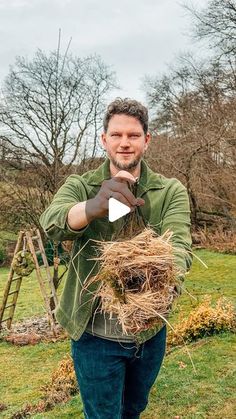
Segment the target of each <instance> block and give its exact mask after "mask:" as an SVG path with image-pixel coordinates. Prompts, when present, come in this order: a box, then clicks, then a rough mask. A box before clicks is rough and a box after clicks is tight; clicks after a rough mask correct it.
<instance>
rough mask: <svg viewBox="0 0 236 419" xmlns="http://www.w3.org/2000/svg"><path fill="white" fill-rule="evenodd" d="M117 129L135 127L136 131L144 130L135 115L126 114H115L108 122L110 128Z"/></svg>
mask: <svg viewBox="0 0 236 419" xmlns="http://www.w3.org/2000/svg"><path fill="white" fill-rule="evenodd" d="M116 129H121V130H122V129H131V130H133V129H135V130H136V131H143V127H142V124H141V122H140V121H139V120H138V119H137V118H135V117H134V116H130V115H125V114H116V115H113V116H112V117H111V119H110V121H109V123H108V130H109V131H111V130H112V131H113V130H116Z"/></svg>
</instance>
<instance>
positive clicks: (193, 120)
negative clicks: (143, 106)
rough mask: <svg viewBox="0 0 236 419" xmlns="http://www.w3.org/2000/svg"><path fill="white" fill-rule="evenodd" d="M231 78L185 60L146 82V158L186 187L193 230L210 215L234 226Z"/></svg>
mask: <svg viewBox="0 0 236 419" xmlns="http://www.w3.org/2000/svg"><path fill="white" fill-rule="evenodd" d="M230 77H231V75H230V74H229V73H228V72H227V75H226V74H225V70H224V68H222V67H221V66H220V65H219V62H213V63H211V65H208V66H203V65H202V64H201V65H199V64H198V65H197V64H196V63H194V62H193V61H192V60H190V59H189V58H188V59H187V60H186V59H185V61H184V65H183V64H182V66H178V67H177V68H176V69H173V70H172V72H171V74H169V75H168V76H164V77H163V78H161V79H158V78H152V79H150V78H149V79H146V91H147V95H148V98H149V103H150V107H151V108H152V109H153V113H154V112H155V114H156V117H154V119H153V122H152V131H153V136H154V142H153V146H151V147H150V151H149V154H148V158H151V164H152V166H154V165H155V166H156V169H157V170H160V171H161V172H162V173H164V174H166V175H167V176H168V177H169V176H171V175H172V176H176V177H179V178H180V179H181V180H182V181H183V182H184V183H185V185H186V187H187V189H188V193H189V196H190V202H191V208H192V221H193V223H194V224H195V225H197V224H199V222H201V221H202V220H204V219H206V217H208V218H209V216H210V218H211V220H212V219H214V217H215V218H216V219H218V218H217V217H223V218H227V220H228V221H230V222H231V221H232V222H233V216H232V214H233V211H234V209H235V204H236V195H235V188H234V186H233V185H234V184H235V181H236V175H235V167H236V160H235V151H234V150H235V148H234V144H235V118H234V116H233V115H235V113H236V101H235V89H232V87H229V86H232V84H230V83H229V78H230ZM232 77H234V76H232ZM155 137H156V138H155ZM155 158H156V162H155Z"/></svg>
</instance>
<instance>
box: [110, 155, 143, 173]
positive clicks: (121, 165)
mask: <svg viewBox="0 0 236 419" xmlns="http://www.w3.org/2000/svg"><path fill="white" fill-rule="evenodd" d="M141 158H142V156H139V157H137V158H136V159H135V160H133V161H131V162H129V163H121V162H119V161H118V160H116V159H114V158H113V157H111V156H109V159H110V160H111V162H112V163H113V165H114V166H115V167H116V168H117V169H120V170H131V169H135V168H136V167H137V166H138V164H139V162H140V160H141Z"/></svg>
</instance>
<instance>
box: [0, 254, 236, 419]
mask: <svg viewBox="0 0 236 419" xmlns="http://www.w3.org/2000/svg"><path fill="white" fill-rule="evenodd" d="M196 255H197V256H198V257H200V258H201V259H202V260H203V261H204V262H205V263H206V264H207V265H208V269H206V268H205V267H204V266H202V265H201V264H200V263H199V262H198V260H197V259H195V260H194V264H193V268H192V270H191V273H190V274H189V275H187V276H186V281H185V286H186V288H187V290H188V292H189V293H190V294H191V295H192V296H193V297H194V298H195V299H194V298H193V297H190V296H189V295H187V294H183V295H182V296H181V298H180V299H179V304H178V306H177V308H176V309H175V312H174V313H173V315H172V318H171V323H172V324H174V323H175V322H177V321H178V316H179V314H181V313H182V315H185V316H186V315H187V314H188V313H189V312H190V311H191V310H192V309H193V308H194V307H195V306H196V305H198V304H199V302H200V301H201V300H202V298H203V296H204V295H205V294H210V295H212V298H213V300H216V299H217V298H219V297H220V296H221V295H224V296H227V297H229V298H230V299H231V300H233V301H235V296H236V284H235V272H236V257H235V256H233V255H223V254H217V253H214V252H209V251H204V250H201V251H197V252H196ZM7 272H8V270H7V269H6V268H1V269H0V302H1V298H2V294H3V289H4V284H5V282H6V278H7ZM43 312H44V307H43V303H42V298H41V295H40V291H39V287H38V284H37V279H36V277H35V275H31V276H30V277H28V278H25V279H24V282H23V283H22V288H21V291H20V296H19V300H18V304H17V309H16V315H15V319H14V320H20V319H23V318H27V317H30V316H33V315H36V314H42V313H43ZM235 341H236V339H235V336H234V335H233V334H230V333H224V334H221V335H218V336H214V337H209V338H205V339H202V340H199V341H197V342H196V343H192V344H189V345H188V346H187V348H188V350H189V352H190V354H191V357H192V360H193V362H194V365H195V368H196V372H194V370H193V367H192V365H191V361H190V358H189V356H188V354H187V353H186V349H184V348H175V349H173V350H171V352H170V353H169V354H168V355H167V356H166V358H165V361H164V364H163V367H162V369H161V373H160V375H159V377H158V379H157V381H156V383H155V385H154V386H153V388H152V390H151V394H150V399H149V405H148V408H147V409H146V411H145V412H144V413H143V415H142V419H158V418H160V419H162V418H163V419H165V418H191V419H192V418H219V419H220V418H235V415H234V411H233V404H234V403H235V398H234V397H235V396H234V389H235V385H236V383H235V381H236V380H235V378H234V377H233V371H234V363H233V354H234V352H233V349H234V346H235ZM69 352H70V342H69V340H67V341H64V342H57V343H47V344H45V343H40V344H38V345H36V346H25V347H16V346H13V345H11V344H8V343H6V342H0V359H1V369H0V403H5V404H7V406H8V408H7V410H5V411H3V412H1V413H0V417H2V418H10V417H11V415H12V414H13V413H14V412H16V411H17V410H19V409H20V408H22V407H23V406H24V405H25V404H26V403H27V402H30V403H35V402H37V401H38V400H39V399H40V396H41V393H40V386H42V385H43V384H45V383H47V382H48V381H49V380H50V377H51V373H52V371H53V369H55V367H56V366H57V364H58V362H59V361H60V360H61V359H62V358H63V356H64V355H65V354H66V353H69ZM75 417H76V418H83V414H82V405H81V400H80V396H79V395H78V396H76V397H73V398H72V399H71V400H70V402H68V403H66V404H64V405H63V404H61V405H58V406H57V407H56V408H54V409H53V410H52V411H49V412H44V413H42V414H37V415H34V416H33V418H45V419H46V418H60V419H63V418H75Z"/></svg>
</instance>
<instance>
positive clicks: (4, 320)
mask: <svg viewBox="0 0 236 419" xmlns="http://www.w3.org/2000/svg"><path fill="white" fill-rule="evenodd" d="M10 319H12V317H8V318H7V319H3V320H2V321H1V323H3V322H6V321H7V320H10Z"/></svg>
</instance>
